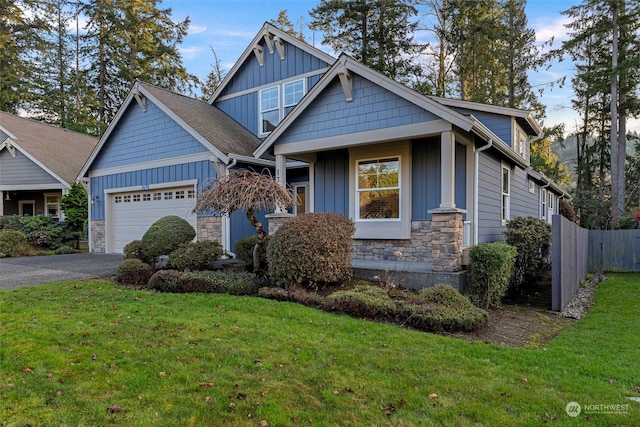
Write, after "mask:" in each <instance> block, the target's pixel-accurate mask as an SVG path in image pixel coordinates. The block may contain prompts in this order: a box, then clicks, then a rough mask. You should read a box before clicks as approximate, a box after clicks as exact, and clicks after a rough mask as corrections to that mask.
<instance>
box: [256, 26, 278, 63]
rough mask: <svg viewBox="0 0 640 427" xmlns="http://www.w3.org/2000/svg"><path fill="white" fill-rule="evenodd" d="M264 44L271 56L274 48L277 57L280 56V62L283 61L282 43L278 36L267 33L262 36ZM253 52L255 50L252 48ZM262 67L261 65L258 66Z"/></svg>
mask: <svg viewBox="0 0 640 427" xmlns="http://www.w3.org/2000/svg"><path fill="white" fill-rule="evenodd" d="M264 44H265V45H267V49H269V53H270V54H272V55H273V48H274V46H275V48H276V50H277V51H278V56H280V60H282V61H283V60H284V42H283V41H282V39H281V38H280V36H273V35H271V34H269V33H266V34H265V35H264ZM254 52H255V48H254ZM260 66H262V64H260Z"/></svg>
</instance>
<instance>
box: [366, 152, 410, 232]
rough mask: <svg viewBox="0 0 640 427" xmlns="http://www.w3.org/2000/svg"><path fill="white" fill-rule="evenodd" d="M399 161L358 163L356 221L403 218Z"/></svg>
mask: <svg viewBox="0 0 640 427" xmlns="http://www.w3.org/2000/svg"><path fill="white" fill-rule="evenodd" d="M399 173H400V159H399V158H398V157H392V158H384V159H372V160H361V161H359V162H358V179H357V183H356V191H357V207H358V210H357V219H358V220H389V219H395V220H397V219H399V218H400V175H399Z"/></svg>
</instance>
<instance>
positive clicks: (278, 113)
mask: <svg viewBox="0 0 640 427" xmlns="http://www.w3.org/2000/svg"><path fill="white" fill-rule="evenodd" d="M304 93H305V84H304V79H300V80H294V81H291V82H287V83H283V84H280V85H277V86H272V87H269V88H266V89H262V90H261V91H260V135H266V134H268V133H269V132H271V131H272V130H274V129H275V128H276V126H277V125H278V123H280V120H282V119H283V118H284V116H286V115H287V114H288V113H289V111H291V110H292V109H293V107H295V105H296V104H297V103H298V102H299V101H300V100H301V99H302V97H303V96H304Z"/></svg>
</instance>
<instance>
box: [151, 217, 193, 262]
mask: <svg viewBox="0 0 640 427" xmlns="http://www.w3.org/2000/svg"><path fill="white" fill-rule="evenodd" d="M194 237H196V231H195V230H194V229H193V227H192V226H191V224H189V223H188V222H187V221H186V220H185V219H183V218H180V217H179V216H175V215H169V216H165V217H163V218H160V219H159V220H157V221H156V222H154V223H153V224H152V225H151V227H149V229H148V230H147V231H146V232H145V233H144V235H143V236H142V244H143V249H144V251H145V252H146V254H147V255H148V256H149V257H151V258H152V259H157V258H158V257H159V256H161V255H169V254H170V253H171V252H173V251H175V250H176V249H178V247H179V246H180V245H181V244H183V243H188V242H190V241H191V240H193V238H194Z"/></svg>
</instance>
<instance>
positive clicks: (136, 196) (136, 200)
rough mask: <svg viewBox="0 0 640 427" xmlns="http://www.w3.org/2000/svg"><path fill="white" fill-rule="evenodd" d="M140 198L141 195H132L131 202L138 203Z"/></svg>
mask: <svg viewBox="0 0 640 427" xmlns="http://www.w3.org/2000/svg"><path fill="white" fill-rule="evenodd" d="M140 197H141V195H140V194H134V195H133V201H134V202H139V201H140Z"/></svg>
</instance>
